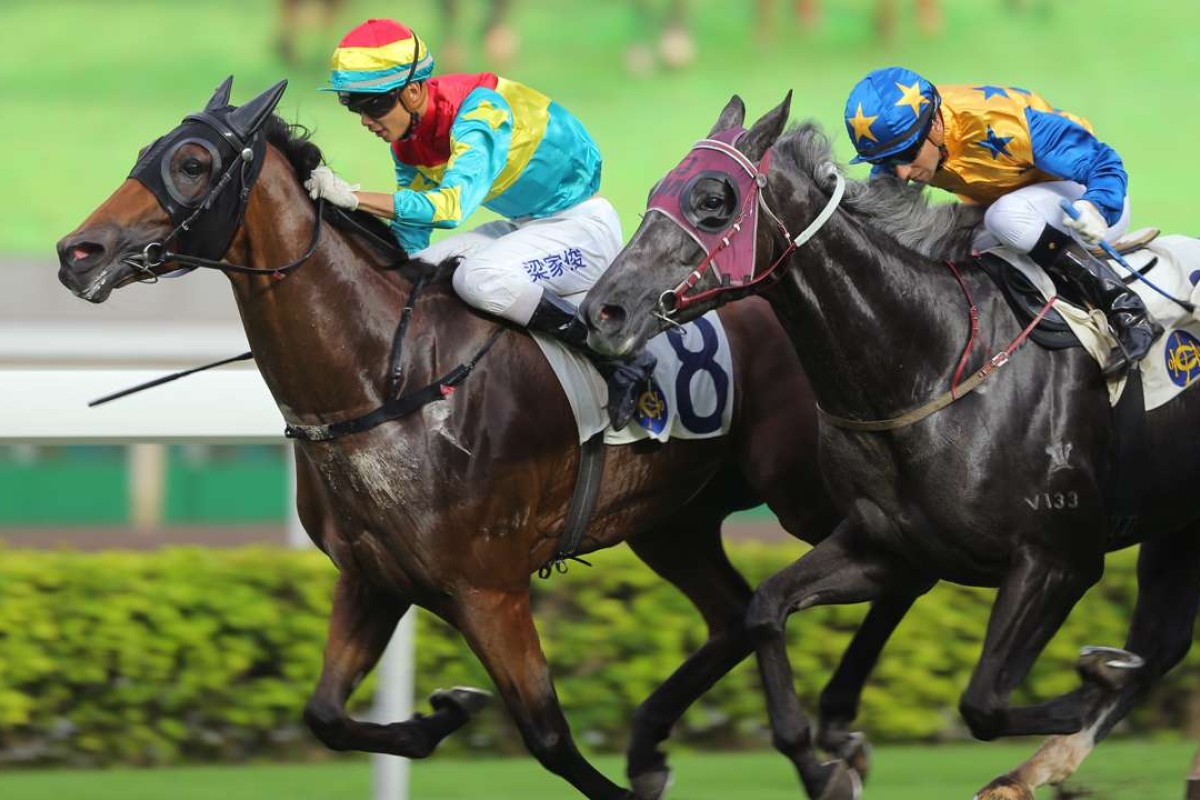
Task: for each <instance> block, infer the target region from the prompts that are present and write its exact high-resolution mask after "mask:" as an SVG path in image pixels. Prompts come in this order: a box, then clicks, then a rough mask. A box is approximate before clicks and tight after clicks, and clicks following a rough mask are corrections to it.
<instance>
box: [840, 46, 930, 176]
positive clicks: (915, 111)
mask: <svg viewBox="0 0 1200 800" xmlns="http://www.w3.org/2000/svg"><path fill="white" fill-rule="evenodd" d="M941 103H942V97H941V95H939V94H938V91H937V89H935V88H934V87H933V84H932V83H930V82H929V81H927V80H925V79H924V78H922V77H921V76H920V75H918V74H917V73H915V72H913V71H912V70H909V69H905V68H904V67H884V68H882V69H877V70H875V71H874V72H872V73H871V74H869V75H867V77H865V78H863V79H862V80H861V81H859V82H858V83H857V84H856V85H855V87H854V89H853V90H851V92H850V97H849V98H847V99H846V113H845V119H846V132H847V133H849V134H850V141H851V142H852V143H853V144H854V149H855V150H857V151H858V155H857V156H855V157H854V158H852V159H851V160H850V163H852V164H857V163H859V162H861V161H871V162H877V161H882V160H883V159H885V158H889V157H890V156H894V155H896V154H897V153H903V152H904V151H906V150H909V149H910V148H912V147H913V146H914V145H916V144H918V143H919V142H923V141H924V140H925V137H926V136H927V135H929V128H930V127H931V126H932V125H933V118H934V115H935V114H936V113H937V110H938V107H939V106H940V105H941Z"/></svg>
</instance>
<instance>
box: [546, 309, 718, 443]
mask: <svg viewBox="0 0 1200 800" xmlns="http://www.w3.org/2000/svg"><path fill="white" fill-rule="evenodd" d="M683 327H684V329H685V331H686V332H683V331H680V330H678V329H671V330H669V331H667V332H666V333H661V334H659V335H658V336H656V337H654V338H653V339H651V340H650V342H649V344H647V345H646V349H647V350H649V351H650V352H651V353H653V354H654V355H655V356H656V357H657V358H658V365H657V366H656V367H655V368H654V379H653V387H652V391H648V392H644V393H643V394H642V396H641V399H640V400H639V401H638V410H637V413H636V415H635V416H634V420H633V421H632V422H630V423H629V424H628V425H626V426H625V428H624V429H623V430H620V431H614V430H612V427H611V426H610V425H609V423H608V412H607V411H605V406H606V405H607V403H608V386H607V385H606V384H605V382H604V379H603V378H601V377H600V373H599V372H597V371H596V368H595V367H594V366H592V363H591V362H590V361H588V360H587V358H585V357H584V356H582V355H581V354H580V353H579V352H578V351H576V350H573V349H571V348H569V347H567V346H566V345H564V344H562V343H561V342H559V341H557V340H556V339H552V338H550V337H549V336H545V335H542V334H540V333H535V334H533V338H534V340H535V341H536V342H537V343H538V346H539V347H541V348H542V353H544V354H545V356H546V360H547V361H549V362H550V367H551V368H552V369H553V370H554V374H555V375H557V376H558V381H559V383H560V384H561V385H562V387H563V391H564V392H565V393H566V395H567V400H568V401H569V402H570V403H571V411H572V412H574V414H575V422H576V423H577V424H578V426H579V441H580V442H581V443H582V442H586V441H587V440H588V439H590V438H592V436H593V435H595V434H596V433H599V432H600V431H604V443H605V444H629V443H631V442H636V441H640V440H642V439H656V440H658V441H660V442H665V441H667V440H668V439H670V438H677V439H710V438H712V437H715V436H724V435H725V434H727V433H729V424H730V420H731V419H732V418H733V391H734V381H733V358H732V356H731V355H730V352H729V340H728V338H727V337H726V335H725V328H724V327H723V326H722V325H721V320H720V318H718V317H717V314H716V312H709V313H708V314H705V315H704V316H703V317H700V318H699V319H697V320H695V321H694V322H690V323H688V324H687V325H684V326H683Z"/></svg>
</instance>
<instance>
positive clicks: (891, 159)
mask: <svg viewBox="0 0 1200 800" xmlns="http://www.w3.org/2000/svg"><path fill="white" fill-rule="evenodd" d="M928 138H929V131H925V133H923V134H922V135H921V137H920V138H919V139H917V140H916V141H915V142H913V143H912V144H911V145H909V147H907V148H906V149H904V150H901V151H900V152H899V153H893V154H892V155H890V156H887V157H886V158H880V159H877V160H874V161H872V162H871V163H872V164H875V165H876V166H880V167H883V168H884V169H888V170H892V169H895V168H896V167H904V166H907V165H909V164H911V163H912V162H914V161H916V160H917V156H919V155H921V148H922V147H924V146H925V140H926V139H928Z"/></svg>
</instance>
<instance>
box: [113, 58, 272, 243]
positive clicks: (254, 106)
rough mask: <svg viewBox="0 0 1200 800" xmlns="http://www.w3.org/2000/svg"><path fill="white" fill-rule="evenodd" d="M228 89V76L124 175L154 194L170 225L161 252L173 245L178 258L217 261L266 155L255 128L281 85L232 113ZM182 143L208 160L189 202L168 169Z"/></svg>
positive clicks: (239, 219)
mask: <svg viewBox="0 0 1200 800" xmlns="http://www.w3.org/2000/svg"><path fill="white" fill-rule="evenodd" d="M232 86H233V76H232V75H231V76H230V77H228V78H226V79H225V81H224V82H223V83H222V84H221V85H220V86H219V87H217V90H216V92H215V93H214V94H213V96H212V98H211V99H209V101H208V104H207V105H206V106H205V107H204V110H203V111H200V112H198V113H196V114H189V115H188V116H186V117H184V119H183V122H182V123H180V125H179V126H178V127H176V128H175V130H173V131H171V132H170V133H168V134H167V135H166V136H163V137H161V138H160V139H158V140H157V141H155V142H153V143H152V144H151V145H150V146H149V147H148V148H147V149H146V150H145V151H143V152H142V154H141V155H140V156H139V157H138V160H137V163H136V164H134V165H133V170H132V171H131V172H130V173H129V177H130V178H133V179H134V180H136V181H138V182H139V183H141V184H142V185H143V186H145V187H146V188H147V189H148V190H149V191H150V192H151V194H153V195H154V197H155V198H156V199H157V200H158V202H159V204H160V205H161V206H162V207H163V210H165V211H166V212H167V216H168V217H169V218H170V220H171V224H172V225H173V226H174V229H173V230H172V231H171V233H170V235H169V236H167V238H166V239H164V240H163V241H162V242H161V244H162V245H163V247H164V248H165V246H166V245H167V244H168V243H169V242H171V241H172V240H175V242H177V244H176V245H175V246H174V248H173V249H176V250H178V251H179V252H180V253H183V254H187V255H191V256H198V257H200V258H206V259H219V258H221V256H223V255H224V254H225V252H226V251H227V250H228V249H229V244H230V242H232V241H233V235H234V233H235V232H236V231H237V228H238V226H239V225H240V224H241V222H242V217H243V215H244V214H245V212H246V198H247V197H248V196H249V194H250V189H251V188H252V187H253V186H254V182H255V181H256V180H257V179H258V175H259V173H260V172H261V171H262V167H263V160H264V157H265V156H266V151H267V142H266V137H264V136H263V135H262V133H261V128H262V125H263V123H264V122H266V120H267V118H268V117H269V116H270V115H271V112H272V111H274V109H275V106H276V104H277V103H278V102H279V98H280V97H282V96H283V91H284V89H286V88H287V81H280V82H279V83H277V84H275V85H274V86H272V87H271V88H270V89H268V90H267V91H265V92H263V93H262V94H260V95H259V96H258V97H256V98H254V99H253V100H251V101H250V102H248V103H246V104H245V105H243V106H239V107H236V108H235V107H234V106H231V105H230V104H229V92H230V89H231V88H232ZM188 144H195V145H199V146H200V147H202V148H204V149H205V150H207V151H208V154H209V156H210V157H211V159H212V168H211V170H210V172H209V179H208V185H207V187H206V189H205V191H204V193H203V194H201V195H200V196H199V197H194V198H188V197H187V196H186V195H185V194H184V193H183V192H182V191H181V190H180V189H179V187H178V186H177V185H176V184H175V181H174V179H173V177H172V169H171V165H172V160H173V159H174V157H175V154H176V153H177V152H178V151H179V149H180V148H182V147H183V146H185V145H188ZM231 184H232V185H231ZM201 212H204V213H201Z"/></svg>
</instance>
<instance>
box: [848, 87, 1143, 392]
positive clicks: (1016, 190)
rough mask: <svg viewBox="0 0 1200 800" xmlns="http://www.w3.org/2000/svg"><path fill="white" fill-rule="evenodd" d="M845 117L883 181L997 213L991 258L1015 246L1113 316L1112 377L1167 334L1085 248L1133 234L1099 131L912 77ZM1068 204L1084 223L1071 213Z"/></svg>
mask: <svg viewBox="0 0 1200 800" xmlns="http://www.w3.org/2000/svg"><path fill="white" fill-rule="evenodd" d="M844 116H845V119H846V131H847V132H848V133H849V135H850V140H851V141H852V142H853V144H854V148H855V150H856V151H857V152H858V156H857V157H856V158H855V159H854V162H856V163H857V162H860V161H866V162H869V163H871V164H872V165H873V169H872V171H871V174H872V176H875V175H879V174H889V175H895V176H896V177H897V178H899V179H901V180H904V181H914V182H917V183H922V184H928V185H930V186H936V187H938V188H939V189H945V190H946V191H949V192H953V193H954V194H956V195H958V196H959V198H960V199H962V200H965V201H967V202H974V203H978V204H981V205H985V206H987V211H986V213H985V216H984V230H983V231H982V232H981V234H980V236H979V237H978V239H977V241H976V245H977V247H978V248H979V249H980V250H985V249H988V248H990V247H994V246H996V245H998V244H1003V245H1006V246H1007V247H1009V248H1012V249H1013V250H1016V251H1018V252H1020V253H1027V254H1029V256H1030V257H1031V258H1032V259H1033V260H1034V261H1035V262H1037V263H1038V264H1039V265H1040V266H1041V267H1042V268H1043V269H1045V270H1046V272H1047V273H1049V275H1050V276H1051V278H1052V279H1053V280H1054V282H1055V284H1056V286H1058V287H1059V291H1060V293H1064V295H1065V296H1067V297H1070V298H1073V299H1075V298H1078V299H1079V300H1082V301H1084V302H1086V303H1090V304H1091V305H1093V306H1095V307H1097V308H1100V309H1102V310H1103V311H1104V313H1105V315H1106V316H1107V317H1108V320H1109V323H1110V325H1111V326H1112V328H1113V331H1114V333H1115V335H1116V337H1117V340H1118V342H1119V343H1120V347H1119V348H1118V349H1117V350H1116V351H1114V354H1113V355H1114V357H1113V358H1112V359H1110V361H1109V364H1108V365H1107V366H1106V368H1105V373H1106V374H1116V373H1119V372H1121V371H1122V370H1123V369H1124V368H1125V367H1126V365H1127V364H1128V363H1130V362H1132V361H1136V360H1137V359H1140V358H1141V357H1142V356H1144V355H1145V354H1146V351H1147V350H1148V349H1149V348H1150V345H1151V344H1152V343H1153V341H1154V340H1155V339H1156V338H1157V337H1158V336H1159V335H1160V334H1161V333H1162V328H1161V327H1159V326H1158V325H1157V324H1156V323H1155V322H1154V321H1153V320H1151V319H1150V317H1149V315H1148V314H1147V312H1146V307H1145V305H1144V304H1143V303H1142V300H1141V298H1139V297H1138V296H1137V295H1136V294H1134V293H1133V292H1132V291H1131V290H1130V289H1129V288H1128V287H1127V286H1125V284H1124V283H1122V282H1121V280H1120V278H1119V277H1118V276H1117V275H1116V274H1115V273H1114V272H1112V270H1111V269H1110V268H1109V267H1108V264H1107V263H1106V262H1104V261H1103V260H1101V259H1098V258H1095V257H1093V256H1092V255H1091V254H1090V253H1089V252H1088V250H1087V249H1086V248H1084V247H1080V246H1078V245H1077V244H1076V243H1075V242H1074V237H1078V239H1080V240H1081V241H1082V242H1083V243H1084V244H1087V245H1090V246H1095V245H1096V244H1098V243H1099V242H1100V241H1101V240H1104V241H1114V240H1116V239H1117V238H1118V237H1119V236H1120V235H1121V234H1123V233H1124V232H1125V230H1126V229H1127V228H1128V225H1129V198H1128V196H1127V192H1126V187H1127V185H1128V176H1127V175H1126V174H1125V168H1124V165H1123V164H1122V162H1121V158H1120V156H1118V155H1117V153H1116V152H1115V151H1114V150H1113V149H1112V148H1111V147H1109V146H1108V145H1107V144H1105V143H1104V142H1102V141H1100V140H1099V139H1098V138H1096V136H1095V134H1094V133H1093V131H1092V126H1091V124H1090V123H1089V122H1088V121H1087V120H1085V119H1083V118H1081V117H1077V116H1074V115H1072V114H1068V113H1067V112H1065V111H1062V110H1060V109H1056V108H1054V107H1053V106H1051V105H1050V104H1049V103H1047V102H1046V101H1045V100H1044V99H1042V98H1041V97H1040V96H1038V95H1037V94H1035V93H1033V92H1030V91H1027V90H1025V89H1018V88H1016V87H1005V86H990V85H985V86H972V85H961V86H938V87H935V86H934V85H933V84H931V83H930V82H929V81H927V80H925V79H924V78H922V77H921V76H920V75H918V74H916V73H915V72H912V71H911V70H908V69H904V68H902V67H886V68H883V69H878V70H875V71H874V72H872V73H870V74H869V75H867V77H866V78H864V79H863V80H861V81H859V83H858V84H857V85H856V86H855V87H854V89H853V90H852V91H851V93H850V97H849V99H847V101H846V110H845V115H844ZM1063 200H1067V201H1069V202H1071V203H1072V205H1073V206H1074V208H1075V210H1076V211H1077V212H1078V214H1079V217H1078V219H1074V218H1072V217H1071V216H1070V215H1068V214H1065V213H1064V212H1063V210H1062V208H1061V207H1060V203H1061V202H1062V201H1063ZM1072 234H1074V236H1073V235H1072ZM1064 290H1065V291H1064Z"/></svg>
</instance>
